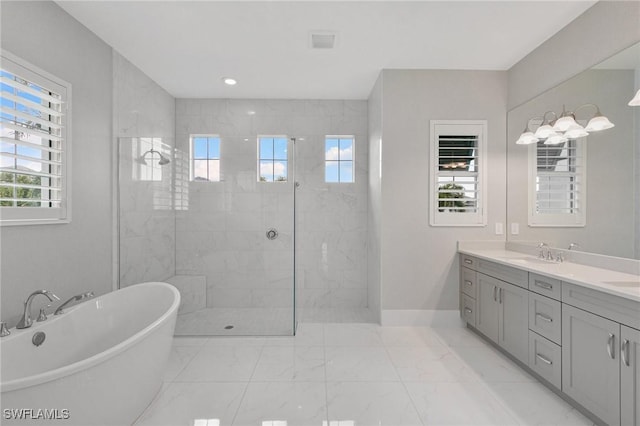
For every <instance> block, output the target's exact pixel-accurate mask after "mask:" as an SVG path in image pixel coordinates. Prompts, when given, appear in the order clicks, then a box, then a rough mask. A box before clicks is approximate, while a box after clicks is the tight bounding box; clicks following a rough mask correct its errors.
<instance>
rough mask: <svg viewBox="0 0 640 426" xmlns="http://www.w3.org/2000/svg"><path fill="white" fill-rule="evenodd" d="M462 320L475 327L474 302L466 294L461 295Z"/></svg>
mask: <svg viewBox="0 0 640 426" xmlns="http://www.w3.org/2000/svg"><path fill="white" fill-rule="evenodd" d="M461 313H462V318H463V319H464V320H465V321H466V322H467V324H469V325H472V326H474V327H475V326H476V301H475V299H472V298H471V297H469V296H467V295H466V294H463V295H462V312H461Z"/></svg>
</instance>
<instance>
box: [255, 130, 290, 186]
mask: <svg viewBox="0 0 640 426" xmlns="http://www.w3.org/2000/svg"><path fill="white" fill-rule="evenodd" d="M288 164H289V163H288V147H287V137H286V136H260V137H259V138H258V180H259V181H260V182H286V181H287V176H288Z"/></svg>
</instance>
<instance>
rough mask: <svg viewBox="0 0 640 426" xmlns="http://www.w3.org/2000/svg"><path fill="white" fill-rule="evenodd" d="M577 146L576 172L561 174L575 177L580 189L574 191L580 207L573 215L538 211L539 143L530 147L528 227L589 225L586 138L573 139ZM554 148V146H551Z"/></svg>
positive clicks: (561, 173) (561, 174)
mask: <svg viewBox="0 0 640 426" xmlns="http://www.w3.org/2000/svg"><path fill="white" fill-rule="evenodd" d="M572 141H574V142H575V145H576V155H575V158H576V160H577V164H576V165H575V167H576V172H574V173H570V172H559V175H560V176H574V177H575V178H576V184H577V186H578V187H579V188H580V190H579V191H574V194H575V195H577V199H576V200H575V202H577V203H578V207H576V208H575V211H574V212H572V213H555V214H549V213H547V214H544V213H539V212H538V211H537V203H536V200H537V185H538V180H537V176H538V144H539V143H541V142H538V143H533V144H531V145H529V154H528V185H527V186H528V203H529V204H528V208H527V212H528V225H529V226H531V227H551V228H553V227H568V228H576V227H577V228H579V227H584V226H586V223H587V143H586V137H584V138H578V139H572ZM551 146H553V145H551Z"/></svg>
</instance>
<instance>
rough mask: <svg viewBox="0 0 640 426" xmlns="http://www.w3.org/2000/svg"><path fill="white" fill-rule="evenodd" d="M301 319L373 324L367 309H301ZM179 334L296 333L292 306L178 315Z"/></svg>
mask: <svg viewBox="0 0 640 426" xmlns="http://www.w3.org/2000/svg"><path fill="white" fill-rule="evenodd" d="M298 320H299V322H305V323H316V322H323V323H324V322H332V323H343V322H348V323H354V322H356V323H372V322H374V321H375V318H374V314H373V312H372V311H371V310H369V309H367V308H301V309H299V310H298ZM175 334H176V336H289V335H291V334H293V309H291V308H205V309H200V310H197V311H194V312H188V313H184V314H179V315H178V318H177V321H176V330H175Z"/></svg>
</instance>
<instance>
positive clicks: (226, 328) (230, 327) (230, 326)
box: [224, 325, 233, 330]
mask: <svg viewBox="0 0 640 426" xmlns="http://www.w3.org/2000/svg"><path fill="white" fill-rule="evenodd" d="M232 328H233V326H232V325H227V326H226V327H225V328H224V329H225V330H231V329H232Z"/></svg>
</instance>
